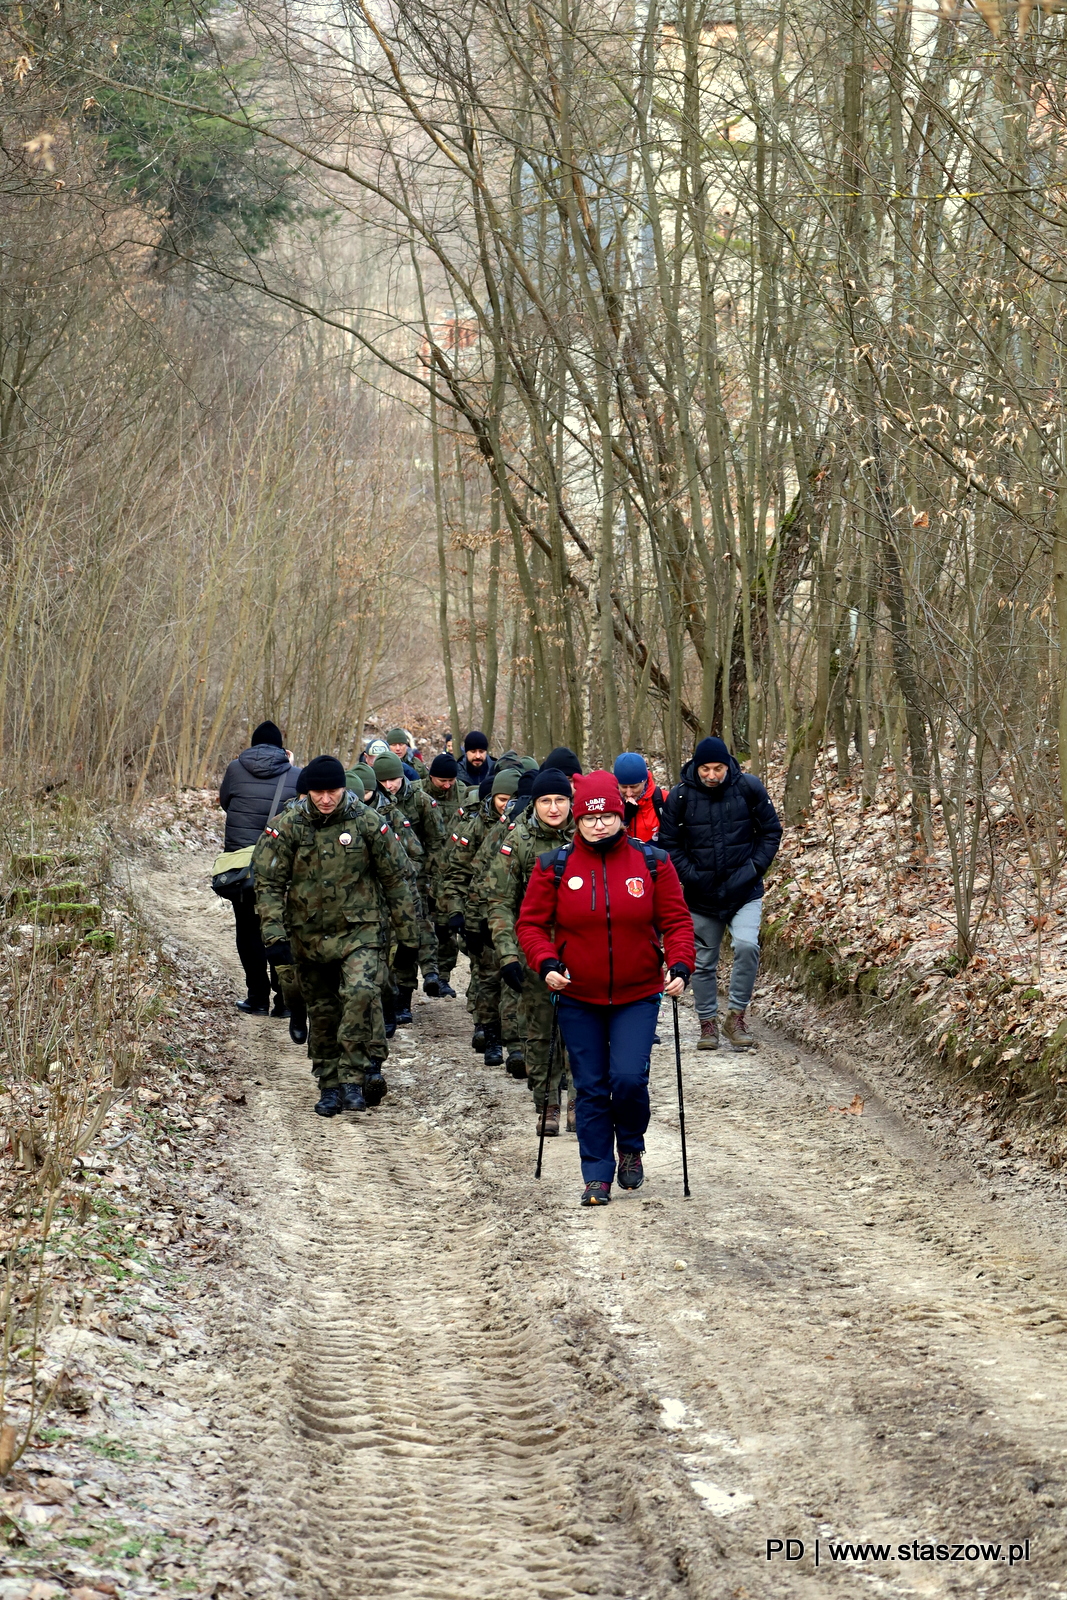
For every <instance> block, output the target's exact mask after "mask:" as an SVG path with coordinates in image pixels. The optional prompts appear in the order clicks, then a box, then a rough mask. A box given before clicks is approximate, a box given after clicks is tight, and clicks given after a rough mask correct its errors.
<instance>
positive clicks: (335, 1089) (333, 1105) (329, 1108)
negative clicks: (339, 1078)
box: [315, 1083, 341, 1117]
mask: <svg viewBox="0 0 1067 1600" xmlns="http://www.w3.org/2000/svg"><path fill="white" fill-rule="evenodd" d="M340 1110H341V1085H340V1084H339V1083H333V1084H331V1085H330V1087H329V1088H328V1089H323V1091H322V1095H321V1097H320V1098H319V1100H318V1103H317V1104H316V1106H315V1111H316V1114H317V1115H318V1116H320V1117H336V1115H337V1113H338V1112H339V1111H340Z"/></svg>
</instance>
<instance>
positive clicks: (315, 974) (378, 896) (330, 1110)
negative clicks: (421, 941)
mask: <svg viewBox="0 0 1067 1600" xmlns="http://www.w3.org/2000/svg"><path fill="white" fill-rule="evenodd" d="M301 777H302V780H303V784H304V785H305V786H306V789H307V793H306V795H305V796H304V797H303V798H301V799H300V800H299V801H298V802H297V803H296V804H295V805H293V806H291V807H290V808H289V810H287V811H286V812H285V813H284V815H283V816H280V817H277V818H275V820H274V822H273V823H272V824H271V826H270V827H269V828H268V829H267V830H266V832H265V834H264V845H265V846H266V848H265V849H264V850H263V851H262V852H261V860H260V862H259V864H258V866H257V871H256V909H257V911H258V913H259V918H260V922H261V924H262V928H263V943H264V945H266V946H267V947H268V948H270V947H274V948H275V949H276V950H277V951H278V953H279V955H280V957H281V958H282V959H283V960H284V959H285V957H287V956H289V955H290V953H291V955H292V957H293V958H294V961H295V965H296V969H297V975H298V977H299V980H300V988H301V991H302V992H303V995H304V999H305V1001H306V1003H307V1009H308V1024H309V1029H310V1040H309V1043H308V1054H309V1056H310V1057H311V1059H312V1061H313V1062H314V1063H315V1064H316V1067H317V1076H318V1079H319V1087H320V1090H321V1096H320V1099H319V1101H318V1104H317V1105H316V1107H315V1110H316V1111H317V1112H318V1114H319V1116H321V1117H332V1116H336V1115H337V1113H338V1112H339V1111H363V1110H365V1109H366V1104H367V1102H366V1100H365V1099H364V1095H363V1084H364V1079H365V1077H367V1078H377V1079H381V1062H380V1059H378V1058H376V1057H375V1056H374V1055H373V1054H372V1052H371V1048H370V1045H371V1040H372V1038H373V1036H374V1033H375V1029H376V1019H375V1017H374V1012H375V1011H377V1010H378V1009H379V1005H378V989H379V985H380V975H381V968H382V965H383V961H384V958H385V952H384V950H383V947H382V916H381V906H382V898H383V897H384V900H385V901H386V903H387V904H388V906H389V911H390V916H391V920H392V925H393V928H394V930H395V932H396V936H397V938H398V939H399V940H401V942H402V943H404V944H414V942H415V940H416V938H417V926H416V920H415V902H414V898H413V896H412V892H411V887H410V883H409V880H408V877H407V874H406V872H405V868H404V864H403V860H402V855H401V851H400V848H399V846H398V844H397V842H396V840H395V839H394V837H393V835H392V830H391V829H390V828H389V825H388V823H384V822H380V821H379V819H378V817H377V816H376V815H375V813H374V812H373V811H371V810H370V809H369V807H367V806H365V805H364V804H363V802H362V801H361V800H358V799H357V798H356V796H355V795H354V794H350V793H349V792H348V791H347V789H346V787H345V771H344V768H343V767H342V765H341V763H340V762H339V761H338V760H337V759H336V758H335V757H334V756H316V758H315V760H314V761H312V762H310V763H309V764H308V766H307V767H305V769H304V771H303V773H302V774H301ZM268 840H269V845H268V843H267V841H268ZM279 947H280V948H279ZM290 947H291V951H290ZM382 1042H383V1043H384V1040H383V1041H382ZM379 1098H380V1096H379Z"/></svg>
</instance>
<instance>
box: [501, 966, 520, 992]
mask: <svg viewBox="0 0 1067 1600" xmlns="http://www.w3.org/2000/svg"><path fill="white" fill-rule="evenodd" d="M500 976H501V977H502V978H503V980H504V982H505V983H506V984H507V986H508V988H509V989H514V991H515V993H516V994H521V993H522V986H523V984H524V983H525V982H526V968H525V967H524V966H523V964H522V962H521V961H509V962H508V964H507V966H506V967H501V969H500Z"/></svg>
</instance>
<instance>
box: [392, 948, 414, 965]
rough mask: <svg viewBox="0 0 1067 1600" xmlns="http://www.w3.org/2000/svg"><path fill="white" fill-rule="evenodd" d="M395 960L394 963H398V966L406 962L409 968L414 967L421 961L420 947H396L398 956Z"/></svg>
mask: <svg viewBox="0 0 1067 1600" xmlns="http://www.w3.org/2000/svg"><path fill="white" fill-rule="evenodd" d="M393 959H394V961H395V962H396V964H397V965H398V966H399V965H400V964H401V963H402V962H406V963H407V965H408V966H412V965H414V963H415V962H416V961H417V960H418V959H419V947H418V945H417V944H398V945H397V947H396V955H395V956H394V958H393Z"/></svg>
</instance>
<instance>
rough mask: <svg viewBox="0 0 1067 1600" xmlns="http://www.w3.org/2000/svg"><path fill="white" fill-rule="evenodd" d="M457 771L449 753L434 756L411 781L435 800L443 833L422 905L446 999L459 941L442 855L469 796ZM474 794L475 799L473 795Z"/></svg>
mask: <svg viewBox="0 0 1067 1600" xmlns="http://www.w3.org/2000/svg"><path fill="white" fill-rule="evenodd" d="M458 771H459V768H458V767H457V766H456V762H455V760H454V758H453V757H452V756H449V755H440V756H434V758H433V760H432V761H431V763H430V770H429V772H428V773H427V774H426V777H425V778H423V779H422V780H421V781H420V782H419V783H417V784H416V785H415V788H416V789H421V790H422V791H423V793H424V794H428V795H429V797H430V799H431V800H433V801H434V802H435V803H436V806H437V814H438V817H439V819H440V823H441V829H442V833H443V838H442V842H441V848H440V850H439V851H438V853H437V860H436V862H435V864H434V868H433V871H432V872H431V874H430V882H429V891H428V895H427V907H426V909H427V911H428V912H429V915H430V919H431V921H432V922H433V931H434V935H435V937H436V939H437V974H438V977H439V978H440V980H441V993H442V995H444V997H445V998H446V999H449V1000H454V999H455V997H456V991H455V990H454V989H453V987H452V972H453V969H454V967H455V965H456V961H457V960H458V958H459V945H458V944H457V942H456V936H455V934H454V933H453V932H452V929H451V928H450V927H449V925H448V919H447V913H446V912H445V910H444V867H445V857H446V856H447V854H448V846H449V843H450V840H451V836H452V833H453V831H454V829H455V821H456V817H457V815H458V814H459V812H460V811H461V810H463V809H465V807H466V805H467V802H468V798H469V797H470V790H468V789H467V787H466V785H465V784H462V783H460V782H459V779H458V777H457V773H458ZM474 798H475V800H476V798H477V797H474Z"/></svg>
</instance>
